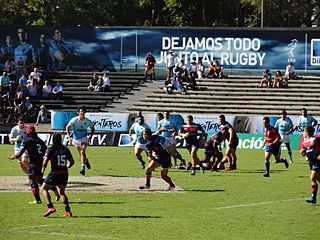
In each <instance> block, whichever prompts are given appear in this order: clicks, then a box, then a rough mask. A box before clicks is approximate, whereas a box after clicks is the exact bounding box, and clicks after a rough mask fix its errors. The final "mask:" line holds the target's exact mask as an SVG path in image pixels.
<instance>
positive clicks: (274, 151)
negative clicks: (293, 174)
mask: <svg viewBox="0 0 320 240" xmlns="http://www.w3.org/2000/svg"><path fill="white" fill-rule="evenodd" d="M263 125H264V136H265V140H264V143H263V145H262V148H264V147H265V173H264V174H263V176H264V177H270V161H269V160H270V158H271V156H272V155H273V156H274V158H275V160H276V163H280V162H281V163H283V164H284V165H285V167H286V168H288V167H289V163H288V161H287V160H286V159H284V158H281V157H280V154H279V151H280V145H281V137H280V134H279V132H278V131H277V129H276V128H274V127H272V126H271V125H270V118H269V117H264V118H263Z"/></svg>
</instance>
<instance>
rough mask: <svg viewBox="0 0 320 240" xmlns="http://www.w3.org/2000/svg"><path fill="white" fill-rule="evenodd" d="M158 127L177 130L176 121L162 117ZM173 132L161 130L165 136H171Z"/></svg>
mask: <svg viewBox="0 0 320 240" xmlns="http://www.w3.org/2000/svg"><path fill="white" fill-rule="evenodd" d="M158 129H166V130H177V127H176V124H175V122H173V121H172V120H171V119H169V120H167V119H165V118H164V119H162V120H161V121H159V122H158ZM171 135H172V132H168V131H165V132H161V136H163V137H171Z"/></svg>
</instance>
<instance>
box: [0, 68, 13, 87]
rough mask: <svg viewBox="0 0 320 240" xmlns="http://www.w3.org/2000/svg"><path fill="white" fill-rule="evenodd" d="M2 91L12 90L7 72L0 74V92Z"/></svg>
mask: <svg viewBox="0 0 320 240" xmlns="http://www.w3.org/2000/svg"><path fill="white" fill-rule="evenodd" d="M2 91H9V92H11V91H12V86H11V84H10V78H9V76H8V74H7V72H3V73H2V76H1V77H0V92H2Z"/></svg>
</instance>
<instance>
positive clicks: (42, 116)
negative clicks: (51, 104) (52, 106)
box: [36, 104, 50, 125]
mask: <svg viewBox="0 0 320 240" xmlns="http://www.w3.org/2000/svg"><path fill="white" fill-rule="evenodd" d="M49 117H50V112H49V111H48V109H47V108H46V106H45V105H43V104H42V105H41V106H40V111H39V112H38V117H37V121H36V125H38V124H39V123H48V122H49Z"/></svg>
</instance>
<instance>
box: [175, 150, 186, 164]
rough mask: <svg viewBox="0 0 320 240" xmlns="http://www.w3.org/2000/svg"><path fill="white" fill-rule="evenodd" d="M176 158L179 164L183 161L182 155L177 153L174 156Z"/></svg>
mask: <svg viewBox="0 0 320 240" xmlns="http://www.w3.org/2000/svg"><path fill="white" fill-rule="evenodd" d="M176 158H178V159H179V160H180V161H181V162H183V161H184V159H183V157H182V155H181V154H180V153H179V152H178V151H177V155H176Z"/></svg>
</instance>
